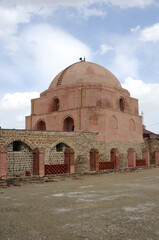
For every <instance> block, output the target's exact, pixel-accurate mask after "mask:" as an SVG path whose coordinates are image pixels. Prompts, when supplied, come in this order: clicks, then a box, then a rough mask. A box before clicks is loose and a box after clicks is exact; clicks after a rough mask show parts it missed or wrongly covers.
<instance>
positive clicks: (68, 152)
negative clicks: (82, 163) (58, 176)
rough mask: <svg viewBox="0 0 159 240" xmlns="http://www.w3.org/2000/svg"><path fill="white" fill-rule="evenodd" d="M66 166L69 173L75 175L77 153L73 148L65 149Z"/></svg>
mask: <svg viewBox="0 0 159 240" xmlns="http://www.w3.org/2000/svg"><path fill="white" fill-rule="evenodd" d="M64 156H65V164H66V165H67V172H68V173H74V172H75V152H74V150H73V149H72V148H67V149H65V152H64Z"/></svg>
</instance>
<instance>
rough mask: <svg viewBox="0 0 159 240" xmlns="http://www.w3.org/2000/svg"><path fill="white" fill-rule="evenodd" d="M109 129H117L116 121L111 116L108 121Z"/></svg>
mask: <svg viewBox="0 0 159 240" xmlns="http://www.w3.org/2000/svg"><path fill="white" fill-rule="evenodd" d="M109 127H110V128H111V129H118V120H117V118H116V117H115V116H114V115H112V116H111V117H110V119H109Z"/></svg>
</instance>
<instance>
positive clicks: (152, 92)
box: [122, 77, 159, 133]
mask: <svg viewBox="0 0 159 240" xmlns="http://www.w3.org/2000/svg"><path fill="white" fill-rule="evenodd" d="M122 86H123V87H124V88H126V89H128V90H129V92H130V94H131V96H132V97H135V98H137V99H139V107H140V113H141V111H143V112H144V124H145V125H146V126H147V129H149V130H151V131H154V132H156V133H159V118H158V116H159V107H158V96H159V84H153V83H144V82H143V81H142V80H135V79H133V78H131V77H128V78H127V79H125V82H124V84H122Z"/></svg>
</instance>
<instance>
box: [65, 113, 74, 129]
mask: <svg viewBox="0 0 159 240" xmlns="http://www.w3.org/2000/svg"><path fill="white" fill-rule="evenodd" d="M63 131H66V132H73V131H74V120H73V118H72V117H71V116H67V117H65V119H64V121H63Z"/></svg>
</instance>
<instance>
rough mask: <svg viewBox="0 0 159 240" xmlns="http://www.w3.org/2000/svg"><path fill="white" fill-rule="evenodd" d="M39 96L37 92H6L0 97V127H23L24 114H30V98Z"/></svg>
mask: <svg viewBox="0 0 159 240" xmlns="http://www.w3.org/2000/svg"><path fill="white" fill-rule="evenodd" d="M37 97H39V93H38V92H16V93H6V94H5V95H4V96H2V98H1V99H0V115H1V122H0V126H1V127H2V128H13V127H14V128H24V127H25V116H26V115H29V114H30V111H31V103H30V100H31V99H33V98H37Z"/></svg>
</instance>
